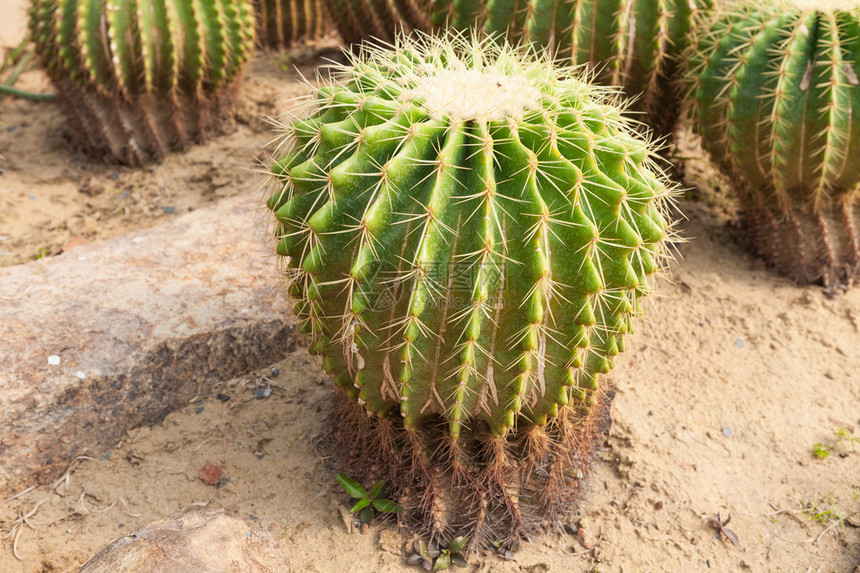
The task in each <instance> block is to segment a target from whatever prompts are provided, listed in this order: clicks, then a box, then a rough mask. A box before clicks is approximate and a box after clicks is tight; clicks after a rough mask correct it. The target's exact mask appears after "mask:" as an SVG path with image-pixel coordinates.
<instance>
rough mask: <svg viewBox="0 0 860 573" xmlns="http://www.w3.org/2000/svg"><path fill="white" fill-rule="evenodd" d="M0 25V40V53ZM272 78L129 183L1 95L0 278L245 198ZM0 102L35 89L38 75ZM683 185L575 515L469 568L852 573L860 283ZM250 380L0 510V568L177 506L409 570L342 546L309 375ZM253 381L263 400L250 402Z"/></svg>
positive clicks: (701, 178)
mask: <svg viewBox="0 0 860 573" xmlns="http://www.w3.org/2000/svg"><path fill="white" fill-rule="evenodd" d="M16 2H18V0H16ZM6 4H8V0H3V5H4V8H5V7H6V6H5V5H6ZM4 15H5V14H4ZM10 21H14V18H13V19H11V20H10ZM0 26H2V28H0V47H2V46H3V45H5V46H9V45H12V44H14V43H15V42H14V41H11V40H9V38H10V37H11V36H10V34H9V33H8V32H9V30H10V27H9V25H8V23H7V22H6V21H2V20H0ZM282 64H283V60H282V58H280V57H277V56H272V55H260V56H257V57H256V58H255V60H254V61H253V63H252V66H251V69H250V71H249V77H248V79H247V81H246V86H245V87H246V89H245V90H244V92H243V96H242V101H241V102H240V105H239V110H238V113H237V116H238V117H237V119H238V121H237V128H236V131H235V132H234V133H233V134H232V135H230V136H227V137H222V138H219V139H217V140H214V141H211V142H209V143H208V144H207V145H205V146H201V147H197V148H194V149H193V150H191V151H190V152H188V153H186V154H182V155H174V156H171V157H170V158H168V160H167V161H166V162H165V163H164V164H162V165H159V166H157V167H154V168H151V169H144V170H130V169H125V168H119V167H115V166H107V165H101V164H97V163H94V162H92V161H90V160H88V159H86V158H84V157H81V156H79V155H76V154H75V153H74V152H73V151H71V150H70V149H69V148H68V144H67V140H66V139H65V137H64V131H65V129H66V128H65V126H64V124H63V121H62V118H61V117H60V116H59V114H58V111H57V109H56V108H55V107H54V105H53V104H44V103H43V104H36V103H31V102H26V101H20V100H10V99H8V98H7V99H5V100H2V101H0V154H2V156H3V157H4V159H3V160H0V169H2V174H0V264H2V265H9V264H19V263H23V262H26V261H28V260H32V259H34V258H36V257H39V256H50V255H51V254H55V253H58V252H60V251H62V250H64V249H70V248H74V245H75V244H76V243H80V242H81V241H86V242H92V241H99V240H103V239H104V238H107V237H110V236H114V235H117V234H120V233H122V232H125V231H128V230H130V229H135V228H139V227H141V226H146V225H153V224H157V223H158V222H160V221H162V220H164V219H166V218H168V217H173V216H176V214H178V213H180V212H182V211H187V210H189V209H195V208H197V207H198V206H200V205H202V204H205V203H206V202H209V201H213V200H216V199H218V198H220V197H223V196H226V195H229V194H232V193H236V192H238V191H240V190H243V189H247V188H248V187H249V186H255V185H256V184H257V182H256V175H255V174H254V173H253V172H252V170H251V169H252V168H253V167H254V164H255V161H256V160H257V158H259V157H260V155H261V153H262V152H263V147H264V145H265V143H266V142H267V141H268V140H269V138H270V134H269V132H268V130H267V127H266V125H265V123H264V122H263V121H261V119H260V116H261V115H262V114H271V113H273V112H274V111H275V110H277V109H279V108H280V107H282V106H284V105H288V104H287V103H286V102H287V101H288V100H289V98H290V97H292V96H294V95H296V94H298V93H301V91H302V88H301V86H300V85H299V84H298V82H297V77H298V76H297V74H295V73H294V72H289V71H287V72H285V71H283V70H282ZM304 71H305V73H309V72H311V70H310V68H308V67H305V68H304ZM311 73H312V72H311ZM19 86H20V87H24V88H26V89H31V90H36V91H43V90H48V89H49V86H48V85H47V84H46V82H45V80H44V78H43V77H42V76H41V74H40V73H39V72H29V73H27V74H25V76H24V77H23V78H22V80H21V82H20V84H19ZM688 178H689V181H688V183H690V184H691V185H696V186H697V187H696V188H694V189H692V190H691V192H690V193H689V194H688V199H686V200H684V201H683V202H682V203H681V208H682V210H683V211H684V213H685V214H686V215H687V217H688V218H689V221H688V222H687V223H685V225H684V226H683V227H684V228H683V232H684V234H685V236H686V237H688V238H689V239H690V240H689V242H688V243H687V244H684V245H681V246H680V253H681V259H680V260H679V261H678V263H677V264H675V265H674V266H673V269H672V270H673V278H672V281H671V282H670V281H664V282H663V284H662V285H661V289H660V290H661V296H660V297H659V298H658V299H656V300H655V301H654V304H653V305H652V307H651V308H650V311H651V312H650V313H649V314H650V318H649V319H648V320H647V321H646V322H645V323H643V324H642V325H641V329H640V332H639V333H638V334H637V336H634V337H632V338H631V340H630V345H629V351H628V352H627V353H626V354H625V355H622V356H619V358H618V360H617V364H618V365H617V368H616V369H615V370H614V371H613V373H612V374H611V375H610V379H611V381H612V382H613V383H614V385H615V386H616V387H617V389H618V393H617V396H616V400H615V411H614V426H613V428H612V430H611V433H610V435H609V436H608V438H607V439H606V441H605V447H604V448H603V450H602V452H601V454H600V459H599V461H598V462H597V463H596V464H595V468H594V472H593V474H592V476H591V478H590V479H589V481H588V486H587V488H586V489H585V496H584V501H583V504H582V507H581V508H580V518H579V519H578V520H577V521H576V523H574V524H573V525H572V527H571V528H570V530H568V531H566V532H562V533H557V532H553V533H547V534H546V535H541V536H539V537H537V538H535V540H534V542H533V544H530V545H527V546H526V547H525V548H524V549H523V550H522V551H520V552H519V553H517V554H516V555H515V556H514V558H513V560H511V561H505V560H503V559H501V558H499V557H488V558H484V559H472V561H471V566H470V570H471V571H481V572H508V571H510V572H514V571H528V572H534V573H537V572H546V571H554V572H555V571H559V572H561V571H572V572H579V571H601V572H603V571H626V572H637V571H671V572H675V571H684V572H686V571H784V572H795V571H797V572H807V571H809V572H822V573H828V572H848V573H852V572H855V570H856V568H857V567H860V529H858V526H860V443H855V442H853V441H852V439H860V357H858V350H860V288H856V289H854V290H853V291H850V292H849V293H847V294H839V293H835V294H834V293H824V292H822V290H821V289H820V288H816V287H797V286H795V285H793V284H791V283H789V282H788V281H786V280H784V279H781V278H779V277H778V276H775V275H774V274H772V273H771V272H770V271H768V270H767V269H765V268H764V267H763V266H762V265H761V264H760V263H758V262H756V261H755V260H754V259H752V258H751V257H750V256H749V255H748V254H747V253H746V250H745V249H744V247H743V246H742V244H743V241H742V237H741V232H740V231H739V230H738V228H737V224H736V220H735V217H734V214H733V210H732V206H731V202H730V201H727V199H726V198H725V193H724V191H723V190H722V187H721V185H720V184H719V181H717V180H716V179H715V178H714V177H713V175H711V174H710V172H709V171H708V170H707V169H703V168H702V162H701V161H694V162H692V163H691V164H690V167H689V169H688ZM274 272H275V270H274V268H273V281H274V280H276V279H275V277H274ZM259 366H260V370H259V371H258V372H255V373H253V374H251V375H249V376H246V377H243V378H241V379H236V380H231V381H223V382H220V383H217V384H214V385H213V387H212V389H211V392H209V393H208V394H207V395H205V396H200V397H199V399H196V400H194V401H193V403H191V404H189V405H188V406H187V407H186V408H184V409H183V410H181V411H178V412H176V413H174V414H171V415H170V416H168V417H167V418H166V419H165V420H164V421H163V422H162V423H161V424H158V425H157V426H154V427H152V428H141V429H137V430H134V431H132V432H130V433H129V434H128V435H127V436H126V437H125V438H124V439H123V440H122V442H121V443H119V444H117V445H116V447H115V448H114V449H113V450H112V451H111V452H110V453H109V454H107V455H105V456H103V457H101V458H100V459H88V458H82V459H79V460H78V461H76V462H75V463H74V464H73V467H72V468H71V469H70V471H69V473H68V474H67V476H65V477H64V479H61V480H59V481H58V482H57V483H55V484H45V485H43V486H41V487H39V488H37V489H34V490H31V491H28V492H26V493H24V494H23V495H20V496H17V497H15V498H14V499H11V500H0V571H2V572H4V573H6V572H9V573H16V572H56V571H75V570H76V568H77V566H79V565H80V564H81V563H82V562H83V561H85V560H86V559H87V558H88V557H89V556H90V555H92V554H94V553H95V552H97V551H98V550H99V549H101V548H102V547H103V546H104V545H106V544H107V543H109V542H110V541H111V540H113V539H114V538H116V537H119V536H122V535H124V534H125V533H127V532H128V531H130V530H132V529H134V528H136V527H139V526H141V525H143V524H144V523H146V522H148V521H151V520H153V519H155V518H157V517H160V516H163V515H167V514H170V513H173V512H176V511H178V510H180V509H183V508H187V507H190V506H200V505H206V506H208V507H225V508H228V509H232V510H235V511H238V512H239V513H240V514H242V515H243V516H245V517H247V518H248V519H251V520H252V521H255V522H257V523H258V524H259V525H260V526H262V527H263V528H265V529H267V530H269V531H271V532H272V533H273V534H274V535H275V536H276V537H277V538H278V539H279V540H280V541H281V543H282V544H283V547H284V549H285V550H286V552H287V554H288V555H289V556H290V559H291V560H292V562H293V566H294V570H295V571H300V572H305V571H309V572H329V571H331V572H338V573H341V572H346V571H350V572H360V571H368V572H369V571H401V570H402V571H410V570H411V571H415V570H416V569H409V568H407V567H406V565H405V557H406V552H405V546H406V545H407V543H408V538H407V537H403V536H401V535H399V534H398V533H397V532H396V531H395V530H394V529H392V528H390V527H386V526H384V525H375V526H374V527H372V528H371V529H370V531H369V532H368V533H367V534H364V535H362V534H360V533H359V532H357V531H356V530H355V527H354V523H353V521H352V520H351V518H350V516H349V515H348V514H347V512H346V508H347V507H348V506H347V504H348V502H349V499H348V497H347V496H346V495H345V494H344V493H343V492H342V491H340V490H339V487H338V486H337V484H336V483H335V480H334V477H333V474H334V472H336V471H338V469H339V468H338V465H337V464H338V462H337V456H336V455H333V454H335V453H336V452H332V451H331V446H330V445H329V442H328V430H329V424H328V408H329V405H328V404H329V402H328V400H329V394H330V390H329V386H330V383H329V381H328V380H327V379H326V378H325V376H324V375H322V374H321V371H320V368H319V365H318V364H317V363H316V361H315V360H314V359H312V358H311V357H310V356H308V355H307V354H306V353H304V352H297V353H295V354H293V355H290V356H288V357H286V358H285V359H284V360H283V361H282V362H280V363H278V364H275V365H264V364H261V365H259ZM273 369H274V370H273ZM275 372H277V375H276V374H275ZM255 388H271V389H272V393H271V395H269V396H268V397H266V398H263V399H258V398H255V396H254V393H253V390H254V389H255ZM817 445H818V447H819V452H820V453H821V456H823V457H819V456H816V455H815V454H814V451H815V448H816V446H817ZM822 448H823V449H822ZM825 453H826V454H829V455H825ZM207 463H213V464H216V465H218V466H220V467H222V468H223V471H224V477H225V478H226V481H224V480H222V485H221V487H217V488H216V487H213V486H209V485H206V484H205V483H203V482H202V481H201V480H200V479H199V478H198V472H199V470H200V469H201V468H202V467H203V466H204V465H206V464H207ZM717 514H719V515H721V516H722V518H723V519H725V518H726V517H728V515H729V514H731V516H732V520H731V523H730V524H729V525H728V527H729V528H730V529H731V530H732V531H734V532H735V533H736V534H737V537H738V538H739V542H740V544H739V546H734V545H733V544H731V543H730V542H729V541H728V540H727V539H726V538H725V537H720V536H718V535H717V532H716V530H715V528H714V527H713V525H712V524H711V522H710V518H711V517H713V516H714V515H717ZM577 530H578V533H575V532H576V531H577Z"/></svg>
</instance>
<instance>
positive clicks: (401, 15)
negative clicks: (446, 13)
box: [326, 0, 430, 46]
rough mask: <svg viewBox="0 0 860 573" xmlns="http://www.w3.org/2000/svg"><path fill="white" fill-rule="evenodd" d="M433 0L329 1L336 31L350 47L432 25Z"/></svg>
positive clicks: (327, 2) (389, 39)
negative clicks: (430, 7)
mask: <svg viewBox="0 0 860 573" xmlns="http://www.w3.org/2000/svg"><path fill="white" fill-rule="evenodd" d="M429 2H430V0H326V9H327V10H328V12H329V13H330V14H331V15H332V18H333V19H334V23H335V26H336V27H337V31H338V33H339V34H340V37H341V38H342V39H343V41H344V43H345V44H346V45H347V46H349V45H351V44H358V43H359V42H361V41H362V40H370V39H374V40H378V41H382V42H384V43H390V42H393V41H394V38H395V36H396V35H397V33H408V32H410V31H412V30H421V31H427V30H428V29H429V28H430V20H429V14H428V5H429Z"/></svg>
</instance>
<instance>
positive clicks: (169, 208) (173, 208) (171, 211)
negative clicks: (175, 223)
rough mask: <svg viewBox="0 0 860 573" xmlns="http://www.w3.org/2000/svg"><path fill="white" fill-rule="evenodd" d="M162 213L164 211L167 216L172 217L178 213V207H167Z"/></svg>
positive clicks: (163, 208)
mask: <svg viewBox="0 0 860 573" xmlns="http://www.w3.org/2000/svg"><path fill="white" fill-rule="evenodd" d="M162 211H164V214H165V215H171V214H173V213H175V212H176V207H174V206H173V205H165V206H164V207H162Z"/></svg>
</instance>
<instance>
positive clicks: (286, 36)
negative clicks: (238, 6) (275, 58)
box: [254, 0, 333, 50]
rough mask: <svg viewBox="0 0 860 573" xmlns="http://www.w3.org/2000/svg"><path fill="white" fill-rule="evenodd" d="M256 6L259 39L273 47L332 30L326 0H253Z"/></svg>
mask: <svg viewBox="0 0 860 573" xmlns="http://www.w3.org/2000/svg"><path fill="white" fill-rule="evenodd" d="M254 10H255V11H256V15H257V42H258V43H259V44H260V45H261V46H263V47H266V48H271V49H273V50H283V49H285V48H289V47H290V46H292V45H293V44H296V43H298V42H307V41H311V40H317V39H319V38H323V37H325V36H327V35H328V34H329V33H331V32H332V31H333V26H332V23H331V16H330V15H329V14H328V12H327V10H326V8H325V3H324V1H323V0H254Z"/></svg>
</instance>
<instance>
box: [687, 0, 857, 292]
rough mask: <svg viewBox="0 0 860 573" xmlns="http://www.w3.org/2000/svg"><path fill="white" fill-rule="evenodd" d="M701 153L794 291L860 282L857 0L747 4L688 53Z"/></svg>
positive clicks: (714, 24)
mask: <svg viewBox="0 0 860 573" xmlns="http://www.w3.org/2000/svg"><path fill="white" fill-rule="evenodd" d="M690 57H691V64H690V68H691V71H690V73H689V78H688V84H689V90H690V91H689V97H688V99H689V101H690V108H691V109H690V111H691V117H692V121H693V126H694V130H695V131H696V132H697V133H699V134H700V135H701V136H702V142H703V145H704V147H705V149H706V150H707V151H708V152H710V154H711V156H712V158H713V159H714V160H715V161H716V163H718V164H719V166H720V167H721V168H722V169H723V170H724V171H725V172H726V173H727V174H729V175H730V176H732V177H734V179H735V181H736V182H737V184H738V185H737V187H738V192H739V195H740V198H741V201H742V205H743V209H744V215H745V219H746V223H747V226H748V228H749V232H750V235H751V239H752V240H753V243H754V245H755V246H756V247H757V249H758V251H759V253H760V254H761V255H762V256H763V257H764V258H765V260H767V261H768V262H769V263H771V264H773V265H774V266H776V267H777V269H778V270H780V271H781V272H783V273H784V274H786V275H788V276H789V277H792V278H794V279H795V280H797V281H800V282H813V281H821V282H823V283H824V284H825V285H838V284H845V285H850V284H851V282H853V281H856V280H860V161H858V158H860V113H858V112H860V81H858V75H860V1H858V0H830V1H828V0H821V1H818V2H813V1H810V0H784V1H768V2H760V1H758V0H757V1H755V2H751V1H745V2H739V3H738V4H736V5H735V6H734V7H733V9H732V10H731V11H726V12H724V13H721V14H719V16H718V17H716V18H714V19H713V21H712V22H711V23H710V25H709V29H708V31H707V33H706V34H704V35H702V37H701V38H700V39H699V40H698V43H697V45H696V46H695V49H693V50H692V51H691V55H690Z"/></svg>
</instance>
